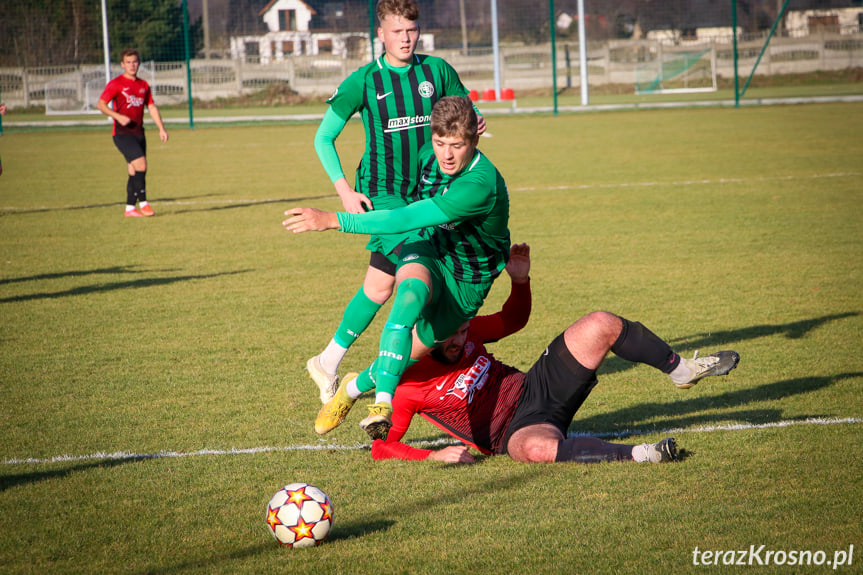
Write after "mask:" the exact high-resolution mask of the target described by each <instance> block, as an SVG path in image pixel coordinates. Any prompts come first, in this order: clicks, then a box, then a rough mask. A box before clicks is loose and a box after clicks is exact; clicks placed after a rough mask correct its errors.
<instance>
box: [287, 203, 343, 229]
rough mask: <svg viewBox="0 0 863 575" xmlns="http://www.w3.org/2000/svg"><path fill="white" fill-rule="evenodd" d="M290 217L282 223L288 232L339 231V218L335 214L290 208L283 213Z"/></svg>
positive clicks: (311, 209)
mask: <svg viewBox="0 0 863 575" xmlns="http://www.w3.org/2000/svg"><path fill="white" fill-rule="evenodd" d="M285 215H286V216H291V217H290V218H288V219H287V220H284V221H283V222H282V225H283V226H285V229H286V230H288V231H289V232H294V233H295V234H299V233H302V232H323V231H326V230H337V229H339V218H338V216H336V214H335V212H325V211H323V210H318V209H315V208H291V209H290V210H287V211H286V212H285Z"/></svg>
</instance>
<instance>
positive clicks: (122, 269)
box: [0, 266, 177, 286]
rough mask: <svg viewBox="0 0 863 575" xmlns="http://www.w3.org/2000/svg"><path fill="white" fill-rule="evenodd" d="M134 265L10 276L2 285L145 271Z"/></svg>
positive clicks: (0, 280) (171, 270)
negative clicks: (137, 268) (135, 268)
mask: <svg viewBox="0 0 863 575" xmlns="http://www.w3.org/2000/svg"><path fill="white" fill-rule="evenodd" d="M133 267H134V266H114V267H110V268H97V269H93V270H81V271H70V272H57V273H53V274H39V275H35V276H24V277H20V278H9V279H0V286H2V285H7V284H17V283H23V282H34V281H41V280H58V279H63V278H74V277H85V276H93V275H119V274H139V273H143V272H140V271H135V270H134V269H133ZM151 271H160V272H174V271H177V270H175V269H170V270H151Z"/></svg>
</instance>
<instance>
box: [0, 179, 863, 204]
mask: <svg viewBox="0 0 863 575" xmlns="http://www.w3.org/2000/svg"><path fill="white" fill-rule="evenodd" d="M860 176H863V172H836V173H832V174H809V175H807V176H764V177H760V178H719V179H717V180H682V181H678V182H618V183H613V184H565V185H559V186H526V187H519V188H510V189H509V190H510V192H547V191H558V190H592V189H597V190H605V189H615V188H649V187H652V186H709V185H714V184H743V183H746V182H771V181H793V180H817V179H822V178H855V177H860ZM324 197H330V196H321V198H324ZM332 198H338V196H332ZM153 201H154V202H156V204H157V205H163V206H205V205H231V204H273V203H278V202H291V201H296V200H292V199H291V198H264V199H257V200H255V199H239V198H225V199H212V200H165V201H160V200H158V199H156V200H153ZM121 203H122V202H115V203H114V204H100V205H77V206H73V205H66V206H30V207H26V208H24V207H15V206H3V205H0V212H2V211H8V212H19V211H27V212H32V211H49V210H72V209H89V208H112V209H113V208H116V207H117V206H119V205H121Z"/></svg>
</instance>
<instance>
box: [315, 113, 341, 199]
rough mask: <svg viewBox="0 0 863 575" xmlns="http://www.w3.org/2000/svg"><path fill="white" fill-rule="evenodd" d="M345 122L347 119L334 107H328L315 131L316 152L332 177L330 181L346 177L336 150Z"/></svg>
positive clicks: (325, 169)
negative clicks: (337, 139)
mask: <svg viewBox="0 0 863 575" xmlns="http://www.w3.org/2000/svg"><path fill="white" fill-rule="evenodd" d="M345 124H347V121H346V120H344V119H342V118H341V117H340V116H339V115H338V114H337V113H336V112H335V111H334V110H333V109H332V108H327V111H326V113H325V114H324V119H323V120H321V125H320V126H318V131H317V132H316V133H315V152H317V154H318V159H319V160H320V161H321V165H323V166H324V171H325V172H326V173H327V175H328V176H329V177H330V181H331V182H334V183H335V181H336V180H338V179H339V178H343V177H345V173H344V171H342V163H341V160H339V153H338V152H337V151H336V138H338V137H339V134H341V133H342V130H343V129H344V128H345Z"/></svg>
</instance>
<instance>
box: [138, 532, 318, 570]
mask: <svg viewBox="0 0 863 575" xmlns="http://www.w3.org/2000/svg"><path fill="white" fill-rule="evenodd" d="M278 547H279V545H278V544H277V543H276V541H275V540H272V541H268V542H267V543H257V544H255V545H247V546H245V547H241V548H239V549H233V550H231V551H225V552H224V553H221V554H219V555H215V556H213V555H207V556H205V557H199V558H195V559H189V560H188V561H183V562H180V563H172V564H170V565H165V566H160V567H153V566H148V567H146V568H144V569H142V570H136V571H134V573H147V574H151V573H180V572H182V571H201V570H202V568H203V570H204V572H207V571H208V569H206V567H207V566H209V565H219V564H221V563H226V562H228V563H229V562H231V561H235V560H239V559H246V558H248V557H255V556H257V555H260V554H261V553H265V552H267V551H272V550H273V549H275V550H276V551H279V549H278ZM212 571H214V572H216V571H218V572H221V571H223V569H215V568H213V570H212ZM310 571H311V569H310Z"/></svg>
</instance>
